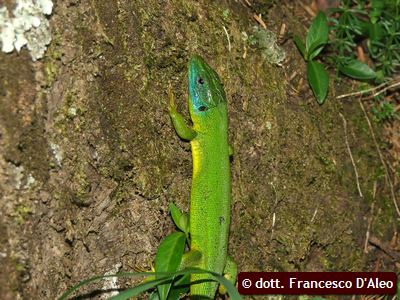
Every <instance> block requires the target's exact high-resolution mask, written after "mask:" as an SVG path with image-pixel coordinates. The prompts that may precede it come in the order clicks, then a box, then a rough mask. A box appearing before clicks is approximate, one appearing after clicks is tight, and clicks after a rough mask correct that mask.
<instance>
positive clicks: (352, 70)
mask: <svg viewBox="0 0 400 300" xmlns="http://www.w3.org/2000/svg"><path fill="white" fill-rule="evenodd" d="M339 71H340V72H342V73H343V74H344V75H346V76H349V77H352V78H355V79H358V80H367V79H373V78H375V77H376V73H375V71H374V70H372V69H371V68H370V67H369V66H368V65H367V64H364V63H362V62H361V61H359V60H356V59H351V60H349V61H348V62H347V63H346V64H339Z"/></svg>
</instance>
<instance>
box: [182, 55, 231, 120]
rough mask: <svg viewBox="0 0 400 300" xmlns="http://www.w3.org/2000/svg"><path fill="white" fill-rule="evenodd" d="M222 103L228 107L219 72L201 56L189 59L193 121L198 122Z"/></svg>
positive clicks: (190, 102)
mask: <svg viewBox="0 0 400 300" xmlns="http://www.w3.org/2000/svg"><path fill="white" fill-rule="evenodd" d="M220 104H224V107H226V96H225V92H224V89H223V87H222V84H221V81H220V79H219V77H218V74H217V73H216V72H215V71H214V70H213V69H212V68H211V67H210V66H209V65H208V64H207V63H206V62H205V61H204V60H203V59H202V58H201V57H200V56H197V55H195V56H193V57H192V58H191V59H190V61H189V105H190V115H191V117H192V121H193V122H194V123H196V121H197V120H198V118H202V117H203V116H206V115H207V114H209V113H210V111H212V110H213V109H214V108H218V107H219V106H220Z"/></svg>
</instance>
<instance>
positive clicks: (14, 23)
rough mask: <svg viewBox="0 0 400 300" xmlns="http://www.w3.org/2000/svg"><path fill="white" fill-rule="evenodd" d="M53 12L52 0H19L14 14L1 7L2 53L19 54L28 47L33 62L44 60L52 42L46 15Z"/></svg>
mask: <svg viewBox="0 0 400 300" xmlns="http://www.w3.org/2000/svg"><path fill="white" fill-rule="evenodd" d="M52 10H53V2H52V1H50V0H17V1H16V4H15V8H14V10H13V11H12V14H10V12H9V11H8V9H7V8H6V7H0V43H1V51H3V52H5V53H10V52H12V51H13V50H14V49H15V50H17V51H18V52H19V51H20V50H21V48H22V47H23V46H25V45H26V46H27V48H28V50H29V52H30V54H31V57H32V60H33V61H36V60H38V59H39V58H42V57H43V54H44V52H45V51H46V48H47V45H48V44H50V42H51V34H50V27H49V21H48V20H47V18H46V15H50V14H51V12H52Z"/></svg>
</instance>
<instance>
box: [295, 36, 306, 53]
mask: <svg viewBox="0 0 400 300" xmlns="http://www.w3.org/2000/svg"><path fill="white" fill-rule="evenodd" d="M293 42H294V43H295V44H296V46H297V49H299V51H300V53H301V55H302V56H303V58H306V46H305V45H304V43H303V41H302V40H301V39H300V37H299V36H297V35H295V36H294V38H293Z"/></svg>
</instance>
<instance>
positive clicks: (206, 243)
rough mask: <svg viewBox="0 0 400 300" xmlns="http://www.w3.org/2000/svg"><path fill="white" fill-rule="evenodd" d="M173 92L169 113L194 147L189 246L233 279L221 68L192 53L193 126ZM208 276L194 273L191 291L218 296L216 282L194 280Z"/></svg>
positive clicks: (204, 264)
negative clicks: (184, 118) (219, 74)
mask: <svg viewBox="0 0 400 300" xmlns="http://www.w3.org/2000/svg"><path fill="white" fill-rule="evenodd" d="M170 97H171V103H170V115H171V119H172V121H173V124H174V127H175V129H176V132H177V133H178V135H179V136H180V137H181V138H182V139H185V140H189V141H190V143H191V148H192V157H193V177H192V188H191V196H190V213H189V220H190V227H189V232H190V250H191V251H199V252H200V253H201V259H200V261H199V263H198V264H197V265H196V266H197V267H199V268H202V269H205V270H210V271H213V272H216V273H219V274H225V273H228V274H227V275H226V277H228V278H230V279H231V280H232V281H233V282H234V281H235V279H236V271H237V270H236V269H237V268H236V264H234V263H233V261H232V260H231V259H230V257H228V255H227V246H228V235H229V224H230V205H231V174H230V166H229V165H230V163H229V152H230V150H229V144H228V115H227V101H226V96H225V92H224V89H223V87H222V84H221V82H220V79H219V77H218V75H217V73H216V72H215V71H214V70H213V69H212V68H211V67H210V66H209V65H208V64H207V63H206V62H205V61H204V60H203V59H202V58H201V57H199V56H193V57H192V58H191V59H190V61H189V111H190V117H191V119H192V122H193V127H189V126H187V125H186V124H185V122H184V120H183V117H182V115H180V114H179V113H178V112H177V111H176V110H175V106H174V103H173V97H172V94H171V95H170ZM226 266H228V268H226ZM227 269H229V270H227ZM204 279H210V276H207V275H204V274H194V275H192V276H191V279H190V281H191V283H192V285H191V287H190V294H191V296H192V297H195V298H203V299H210V298H214V297H215V294H216V290H217V283H216V282H209V281H208V282H203V283H200V284H193V283H194V282H197V281H199V280H200V281H202V280H204Z"/></svg>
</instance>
